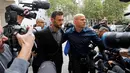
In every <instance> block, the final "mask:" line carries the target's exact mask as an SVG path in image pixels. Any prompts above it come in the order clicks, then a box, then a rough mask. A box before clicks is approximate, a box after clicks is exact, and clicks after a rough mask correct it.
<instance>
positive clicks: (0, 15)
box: [0, 0, 15, 26]
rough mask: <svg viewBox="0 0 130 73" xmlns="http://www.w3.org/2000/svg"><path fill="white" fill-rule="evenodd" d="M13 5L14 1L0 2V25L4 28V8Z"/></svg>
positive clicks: (5, 0)
mask: <svg viewBox="0 0 130 73" xmlns="http://www.w3.org/2000/svg"><path fill="white" fill-rule="evenodd" d="M12 3H15V0H0V24H1V25H2V26H5V25H6V24H7V23H6V22H5V7H6V6H8V5H10V4H12Z"/></svg>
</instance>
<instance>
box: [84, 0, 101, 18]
mask: <svg viewBox="0 0 130 73" xmlns="http://www.w3.org/2000/svg"><path fill="white" fill-rule="evenodd" d="M102 9H103V7H102V4H101V0H84V7H83V8H82V11H83V13H84V14H85V16H86V17H88V18H95V19H100V18H101V17H102V15H103V11H102Z"/></svg>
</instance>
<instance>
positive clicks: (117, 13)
mask: <svg viewBox="0 0 130 73" xmlns="http://www.w3.org/2000/svg"><path fill="white" fill-rule="evenodd" d="M127 7H128V3H124V2H120V1H119V0H105V1H104V2H103V13H104V14H103V15H104V16H105V17H107V18H108V20H110V21H111V20H114V19H116V20H122V19H123V13H124V10H126V8H127Z"/></svg>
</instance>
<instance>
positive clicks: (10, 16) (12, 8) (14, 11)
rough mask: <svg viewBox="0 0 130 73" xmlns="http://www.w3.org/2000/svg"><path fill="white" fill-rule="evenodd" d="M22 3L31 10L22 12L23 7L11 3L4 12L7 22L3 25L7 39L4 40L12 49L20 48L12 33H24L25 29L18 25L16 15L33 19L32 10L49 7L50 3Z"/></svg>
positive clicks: (34, 16) (34, 14) (34, 15)
mask: <svg viewBox="0 0 130 73" xmlns="http://www.w3.org/2000/svg"><path fill="white" fill-rule="evenodd" d="M22 4H24V7H25V6H27V7H30V8H32V9H31V10H29V9H28V12H27V13H28V14H24V11H25V10H26V9H24V7H20V6H18V5H16V4H11V5H9V6H7V7H6V12H5V21H6V22H7V23H8V24H7V25H6V26H4V35H5V36H7V37H8V41H7V42H6V43H7V44H9V46H10V47H11V48H12V49H13V48H15V51H19V50H20V46H19V44H18V41H17V38H16V36H15V35H14V32H15V33H20V34H25V33H26V32H27V30H26V29H25V28H23V27H22V26H20V24H18V22H17V16H18V15H20V16H22V17H25V18H28V19H35V18H36V16H37V14H36V13H34V12H32V11H38V9H40V8H42V9H49V7H50V3H48V2H45V1H34V2H32V3H22Z"/></svg>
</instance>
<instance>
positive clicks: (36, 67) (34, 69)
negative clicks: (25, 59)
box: [32, 64, 39, 73]
mask: <svg viewBox="0 0 130 73" xmlns="http://www.w3.org/2000/svg"><path fill="white" fill-rule="evenodd" d="M38 69H39V66H37V65H33V64H32V70H33V73H37V72H38Z"/></svg>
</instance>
